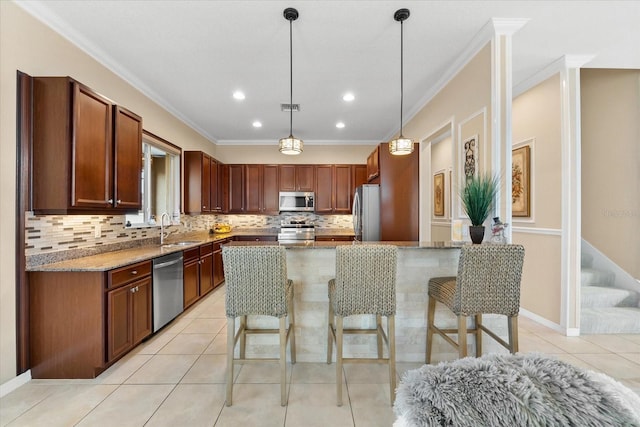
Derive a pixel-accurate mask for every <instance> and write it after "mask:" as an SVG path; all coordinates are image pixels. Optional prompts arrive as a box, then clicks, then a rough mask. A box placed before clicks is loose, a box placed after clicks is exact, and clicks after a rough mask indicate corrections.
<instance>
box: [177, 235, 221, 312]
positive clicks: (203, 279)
mask: <svg viewBox="0 0 640 427" xmlns="http://www.w3.org/2000/svg"><path fill="white" fill-rule="evenodd" d="M183 258H184V260H183V262H184V270H183V275H182V278H183V299H184V308H185V309H186V308H187V307H189V306H190V305H192V304H193V303H195V302H196V301H198V300H199V299H200V298H201V297H203V296H204V295H206V294H207V293H209V291H211V290H212V289H213V287H214V284H213V283H214V282H213V272H214V260H213V244H212V243H206V244H204V245H201V246H199V247H196V248H191V249H187V250H185V251H184V254H183Z"/></svg>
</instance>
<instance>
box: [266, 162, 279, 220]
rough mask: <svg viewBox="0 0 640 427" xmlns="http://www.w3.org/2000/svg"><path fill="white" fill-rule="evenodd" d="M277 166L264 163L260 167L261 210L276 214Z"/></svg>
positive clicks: (277, 206) (277, 208) (277, 205)
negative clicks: (261, 167)
mask: <svg viewBox="0 0 640 427" xmlns="http://www.w3.org/2000/svg"><path fill="white" fill-rule="evenodd" d="M278 186H279V184H278V166H277V165H264V167H263V169H262V212H263V213H268V214H272V215H277V214H278V211H279V208H280V205H279V200H278V197H279V191H278Z"/></svg>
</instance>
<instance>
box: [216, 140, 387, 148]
mask: <svg viewBox="0 0 640 427" xmlns="http://www.w3.org/2000/svg"><path fill="white" fill-rule="evenodd" d="M303 142H304V145H342V146H349V145H378V144H380V142H381V141H379V140H377V139H371V140H366V139H363V140H357V141H349V142H347V143H345V141H344V140H335V139H331V140H322V139H305V140H303ZM277 144H278V139H276V138H274V139H251V140H238V139H221V140H218V141H216V145H220V146H223V145H224V146H232V145H277Z"/></svg>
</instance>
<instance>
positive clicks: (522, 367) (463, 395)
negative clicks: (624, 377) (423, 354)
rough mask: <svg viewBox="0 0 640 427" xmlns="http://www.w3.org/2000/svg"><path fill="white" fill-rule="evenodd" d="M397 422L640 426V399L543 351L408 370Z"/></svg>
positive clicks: (396, 407) (399, 393)
mask: <svg viewBox="0 0 640 427" xmlns="http://www.w3.org/2000/svg"><path fill="white" fill-rule="evenodd" d="M394 411H395V414H396V416H397V417H398V418H397V420H396V422H395V423H394V427H405V426H411V427H413V426H473V427H479V426H491V427H495V426H510V427H515V426H563V427H564V426H580V427H584V426H640V397H638V395H636V394H635V393H633V392H632V391H631V390H629V389H628V388H626V387H624V386H623V385H622V384H620V383H618V382H616V381H615V380H613V379H612V378H610V377H608V376H606V375H604V374H600V373H596V372H592V371H589V370H586V369H581V368H577V367H575V366H572V365H570V364H568V363H565V362H562V361H560V360H557V359H555V358H552V357H549V356H544V355H540V354H526V355H515V356H512V355H497V354H495V355H486V356H483V357H481V358H473V357H467V358H465V359H461V360H457V361H454V362H443V363H440V364H438V365H424V366H423V367H421V368H419V369H414V370H410V371H407V372H406V373H405V374H404V375H403V377H402V381H401V382H400V385H399V386H398V390H397V395H396V402H395V405H394Z"/></svg>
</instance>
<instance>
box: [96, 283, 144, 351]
mask: <svg viewBox="0 0 640 427" xmlns="http://www.w3.org/2000/svg"><path fill="white" fill-rule="evenodd" d="M151 292H152V285H151V277H146V278H143V279H140V280H137V281H135V282H133V283H130V284H128V285H125V286H121V287H119V288H117V289H115V290H113V291H109V292H108V293H107V316H108V320H107V340H108V343H107V361H108V362H110V361H112V360H115V359H117V358H119V357H120V356H122V355H124V354H126V353H127V352H128V351H129V350H131V349H132V348H133V347H135V346H136V345H138V344H139V343H140V342H142V340H143V339H145V338H146V337H148V336H149V335H151V332H152V328H153V324H152V317H151V314H152V311H151V304H152V299H151V295H152V294H151Z"/></svg>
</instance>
